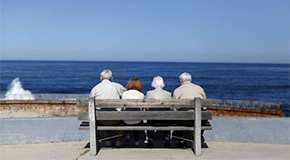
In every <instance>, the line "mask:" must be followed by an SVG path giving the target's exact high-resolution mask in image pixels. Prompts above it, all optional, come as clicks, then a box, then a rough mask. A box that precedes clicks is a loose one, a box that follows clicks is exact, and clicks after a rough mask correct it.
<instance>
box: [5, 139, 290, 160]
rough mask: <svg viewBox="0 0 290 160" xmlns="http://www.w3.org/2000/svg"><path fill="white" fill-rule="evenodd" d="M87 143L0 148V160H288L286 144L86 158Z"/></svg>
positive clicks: (116, 152)
mask: <svg viewBox="0 0 290 160" xmlns="http://www.w3.org/2000/svg"><path fill="white" fill-rule="evenodd" d="M86 144H87V142H84V141H81V142H62V143H48V144H22V145H1V146H0V159H1V160H18V159H22V160H41V159H45V160H46V159H57V160H76V159H78V160H94V159H98V160H130V159H132V160H135V159H138V160H147V159H148V160H176V159H178V160H179V159H180V160H189V159H263V160H266V159H273V160H277V159H285V160H290V145H282V144H259V143H231V142H208V143H207V144H208V146H209V148H205V149H202V152H203V155H202V156H201V157H195V156H194V154H193V153H192V151H191V149H140V148H139V149H131V148H130V149H128V148H127V149H126V148H125V149H111V148H105V149H102V150H101V151H100V152H99V155H98V156H96V157H93V156H90V155H89V153H87V152H88V151H89V149H86V148H84V146H85V145H86Z"/></svg>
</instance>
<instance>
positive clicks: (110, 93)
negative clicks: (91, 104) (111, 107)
mask: <svg viewBox="0 0 290 160" xmlns="http://www.w3.org/2000/svg"><path fill="white" fill-rule="evenodd" d="M125 91H126V88H124V87H123V86H122V85H121V84H119V83H115V82H111V81H109V80H107V79H104V80H103V81H102V82H101V83H99V84H98V85H96V86H95V87H94V88H93V89H92V90H91V93H90V97H95V98H96V99H120V97H121V95H122V94H123V92H125Z"/></svg>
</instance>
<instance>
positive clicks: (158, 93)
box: [146, 87, 171, 99]
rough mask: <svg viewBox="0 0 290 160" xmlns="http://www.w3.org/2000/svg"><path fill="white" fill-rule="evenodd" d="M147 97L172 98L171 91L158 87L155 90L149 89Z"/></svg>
mask: <svg viewBox="0 0 290 160" xmlns="http://www.w3.org/2000/svg"><path fill="white" fill-rule="evenodd" d="M146 99H171V93H170V92H168V91H166V90H163V89H162V88H161V87H158V88H155V89H154V90H151V91H148V92H147V94H146Z"/></svg>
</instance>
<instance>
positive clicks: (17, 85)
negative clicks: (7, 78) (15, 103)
mask: <svg viewBox="0 0 290 160" xmlns="http://www.w3.org/2000/svg"><path fill="white" fill-rule="evenodd" d="M5 99H6V100H34V99H35V98H34V96H33V95H32V93H31V92H30V91H29V90H24V89H23V87H22V84H21V82H20V80H19V78H18V77H17V78H15V79H14V80H13V81H12V82H11V84H10V85H9V87H8V91H7V92H6V95H5Z"/></svg>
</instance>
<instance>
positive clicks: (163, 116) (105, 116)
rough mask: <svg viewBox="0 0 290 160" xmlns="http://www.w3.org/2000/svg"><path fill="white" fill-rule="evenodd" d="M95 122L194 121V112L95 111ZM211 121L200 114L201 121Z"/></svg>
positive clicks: (206, 114)
mask: <svg viewBox="0 0 290 160" xmlns="http://www.w3.org/2000/svg"><path fill="white" fill-rule="evenodd" d="M96 117H97V120H194V111H122V112H117V111H97V112H96ZM210 119H212V113H211V112H202V120H210Z"/></svg>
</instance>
